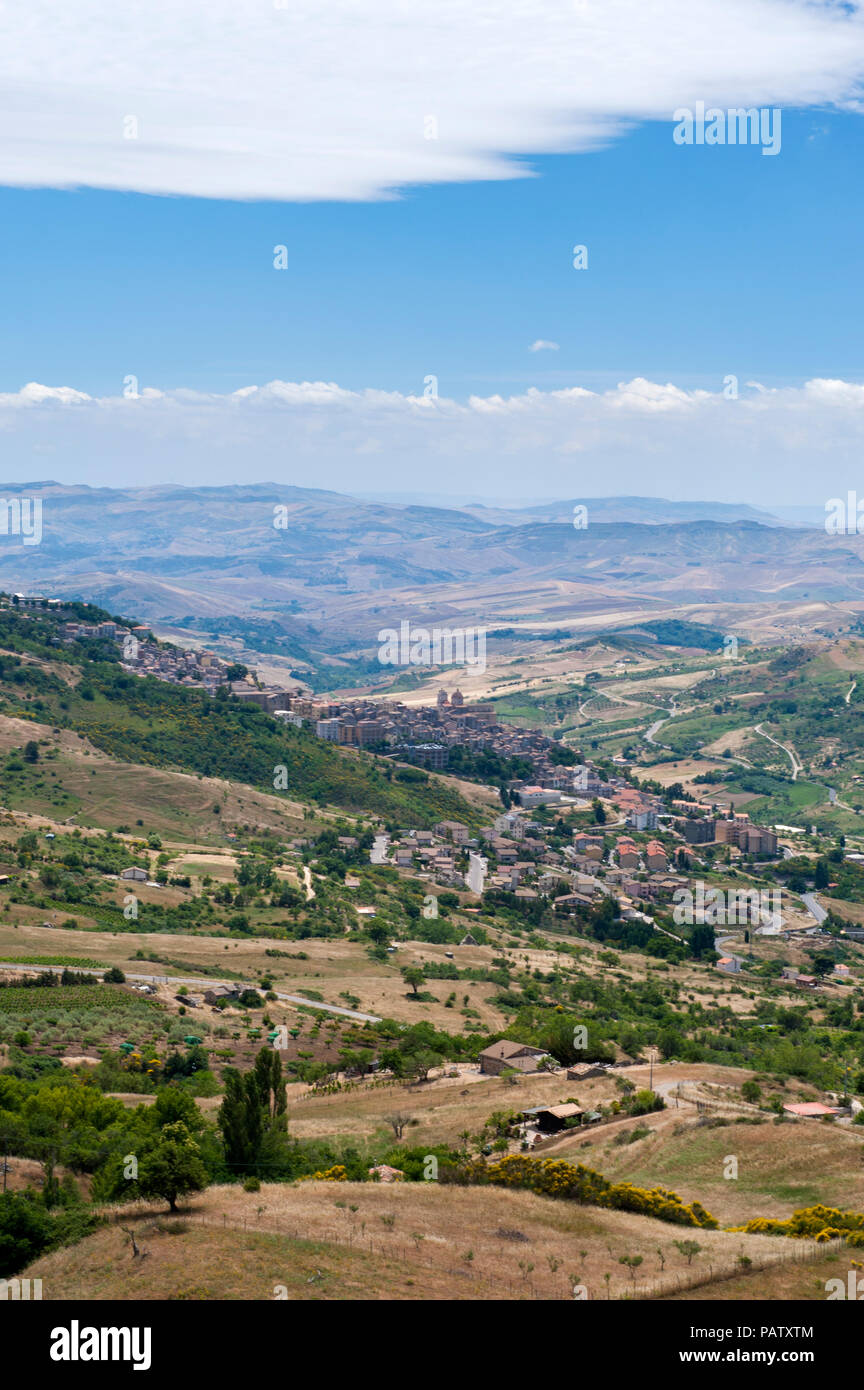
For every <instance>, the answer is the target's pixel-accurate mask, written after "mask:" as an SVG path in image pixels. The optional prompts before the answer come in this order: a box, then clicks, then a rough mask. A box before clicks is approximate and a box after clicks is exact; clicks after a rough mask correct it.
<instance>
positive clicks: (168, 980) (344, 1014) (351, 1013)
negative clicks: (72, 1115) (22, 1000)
mask: <svg viewBox="0 0 864 1390" xmlns="http://www.w3.org/2000/svg"><path fill="white" fill-rule="evenodd" d="M62 969H63V967H62V966H58V965H14V964H10V963H8V962H0V970H14V971H16V972H18V973H21V972H26V973H28V974H34V975H40V974H45V973H46V971H48V970H55V971H57V970H62ZM68 969H69V970H73V971H74V972H75V974H76V975H101V974H102V973H103V972H102V971H101V970H88V969H87V967H86V966H76V965H70V966H69V967H68ZM123 973H124V975H125V976H126V979H127V980H135V981H137V983H138V984H142V985H198V986H199V987H200V988H202V989H211V988H212V987H213V985H229V986H231V985H236V986H237V987H238V988H239V989H254V990H257V989H258V988H259V986H258V985H257V984H244V983H243V981H242V980H215V979H213V978H212V977H209V978H207V979H206V980H202V979H201V978H200V976H197V975H132V974H130V972H129V971H127V970H124V972H123ZM273 992H274V994H275V995H276V998H277V999H285V1000H287V1002H288V1003H289V1004H304V1005H305V1006H306V1008H307V1009H321V1010H322V1011H323V1012H324V1013H327V1014H338V1015H339V1016H340V1017H341V1018H353V1019H356V1020H357V1022H358V1023H380V1022H381V1019H380V1018H379V1017H378V1015H377V1014H361V1013H358V1012H357V1010H356V1009H344V1008H343V1007H342V1005H341V1004H322V1003H319V1001H318V1000H317V999H306V998H304V996H303V995H302V994H283V993H282V992H281V991H280V990H278V989H277V990H274V991H273Z"/></svg>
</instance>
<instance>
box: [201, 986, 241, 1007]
mask: <svg viewBox="0 0 864 1390" xmlns="http://www.w3.org/2000/svg"><path fill="white" fill-rule="evenodd" d="M239 998H240V991H239V989H237V988H236V986H234V985H213V986H212V987H211V988H210V989H205V991H204V999H205V1001H206V1002H207V1003H208V1004H216V1003H217V1002H222V1001H223V1000H224V1002H225V1003H226V1004H227V1003H229V1002H230V1001H231V1000H232V999H239Z"/></svg>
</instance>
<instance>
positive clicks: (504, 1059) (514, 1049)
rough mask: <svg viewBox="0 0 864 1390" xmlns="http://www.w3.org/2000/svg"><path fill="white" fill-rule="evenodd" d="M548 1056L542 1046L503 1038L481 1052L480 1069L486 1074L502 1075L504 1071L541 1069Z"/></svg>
mask: <svg viewBox="0 0 864 1390" xmlns="http://www.w3.org/2000/svg"><path fill="white" fill-rule="evenodd" d="M548 1056H549V1053H548V1052H544V1051H543V1050H542V1048H539V1047H529V1046H528V1045H527V1043H518V1042H511V1041H510V1040H509V1039H507V1038H502V1039H501V1041H500V1042H496V1043H492V1046H491V1047H485V1048H484V1049H483V1051H482V1052H481V1053H480V1070H481V1072H482V1073H483V1075H484V1076H500V1075H501V1073H502V1071H522V1072H532V1071H539V1069H540V1063H541V1062H542V1061H543V1058H544V1057H548Z"/></svg>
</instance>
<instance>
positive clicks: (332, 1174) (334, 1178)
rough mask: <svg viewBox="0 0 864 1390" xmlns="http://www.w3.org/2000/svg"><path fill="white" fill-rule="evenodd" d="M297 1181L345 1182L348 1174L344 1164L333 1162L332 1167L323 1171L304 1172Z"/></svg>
mask: <svg viewBox="0 0 864 1390" xmlns="http://www.w3.org/2000/svg"><path fill="white" fill-rule="evenodd" d="M298 1181H299V1182H347V1181H348V1174H347V1173H346V1171H345V1168H344V1165H343V1164H341V1163H337V1164H335V1165H334V1166H333V1167H332V1168H325V1170H324V1172H323V1173H304V1174H303V1176H302V1178H299V1179H298Z"/></svg>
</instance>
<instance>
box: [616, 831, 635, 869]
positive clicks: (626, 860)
mask: <svg viewBox="0 0 864 1390" xmlns="http://www.w3.org/2000/svg"><path fill="white" fill-rule="evenodd" d="M616 849H617V851H618V868H619V869H638V868H639V851H638V849H637V848H636V846H635V844H634V843H633V841H632V840H631V839H630V838H629V836H627V835H622V836H621V839H620V840H619V841H618V844H617V846H616Z"/></svg>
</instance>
